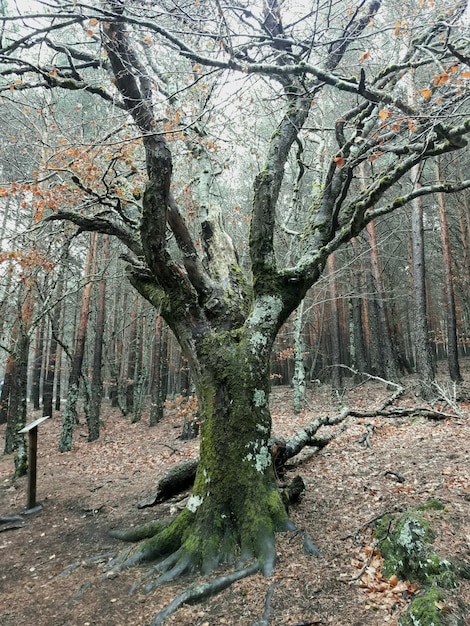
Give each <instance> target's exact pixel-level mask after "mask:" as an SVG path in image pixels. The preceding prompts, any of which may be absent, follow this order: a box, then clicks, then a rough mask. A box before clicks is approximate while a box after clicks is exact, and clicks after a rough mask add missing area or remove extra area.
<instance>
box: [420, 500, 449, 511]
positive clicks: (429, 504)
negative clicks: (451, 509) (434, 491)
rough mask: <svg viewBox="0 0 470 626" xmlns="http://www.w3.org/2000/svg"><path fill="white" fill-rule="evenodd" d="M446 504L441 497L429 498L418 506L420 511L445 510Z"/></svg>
mask: <svg viewBox="0 0 470 626" xmlns="http://www.w3.org/2000/svg"><path fill="white" fill-rule="evenodd" d="M445 508H446V506H445V504H444V503H443V502H442V500H439V498H429V500H427V501H426V502H425V503H424V504H421V505H420V506H418V507H417V510H418V511H444V510H445Z"/></svg>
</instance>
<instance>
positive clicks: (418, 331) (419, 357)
mask: <svg viewBox="0 0 470 626" xmlns="http://www.w3.org/2000/svg"><path fill="white" fill-rule="evenodd" d="M418 169H419V168H418ZM417 176H418V175H417V174H416V178H417ZM415 184H416V185H418V180H416V183H415ZM411 240H412V244H411V246H412V258H413V301H414V339H415V342H414V343H415V363H416V373H417V374H418V376H419V381H420V388H421V396H422V397H423V398H424V399H427V398H429V397H430V396H431V395H432V383H433V380H434V375H435V370H434V362H433V359H432V354H431V349H430V346H429V330H428V313H427V302H426V280H425V278H426V271H425V260H424V228H423V202H422V198H416V199H415V200H414V201H413V205H412V213H411Z"/></svg>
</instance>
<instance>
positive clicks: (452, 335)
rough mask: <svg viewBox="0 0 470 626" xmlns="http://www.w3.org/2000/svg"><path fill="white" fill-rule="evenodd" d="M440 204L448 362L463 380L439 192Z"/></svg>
mask: <svg viewBox="0 0 470 626" xmlns="http://www.w3.org/2000/svg"><path fill="white" fill-rule="evenodd" d="M436 175H437V179H438V180H441V179H442V176H441V168H440V164H439V160H438V159H436ZM437 201H438V205H439V224H440V227H441V245H442V258H443V261H444V296H445V306H446V318H447V362H448V365H449V375H450V377H451V379H452V380H453V381H455V382H461V381H462V375H461V373H460V364H459V349H458V343H457V316H456V313H455V293H454V272H453V269H452V252H451V246H450V240H449V224H448V222H447V214H446V203H445V198H444V194H442V193H438V194H437Z"/></svg>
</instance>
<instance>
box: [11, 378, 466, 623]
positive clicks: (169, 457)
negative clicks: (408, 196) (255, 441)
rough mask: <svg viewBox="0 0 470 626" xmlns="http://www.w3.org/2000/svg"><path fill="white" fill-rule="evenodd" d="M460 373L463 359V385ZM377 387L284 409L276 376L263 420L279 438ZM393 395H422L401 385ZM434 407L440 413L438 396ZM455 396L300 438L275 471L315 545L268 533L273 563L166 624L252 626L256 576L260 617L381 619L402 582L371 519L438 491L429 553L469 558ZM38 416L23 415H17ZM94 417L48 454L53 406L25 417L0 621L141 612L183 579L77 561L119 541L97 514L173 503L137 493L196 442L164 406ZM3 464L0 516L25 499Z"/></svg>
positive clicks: (146, 513) (364, 404) (111, 520)
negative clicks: (31, 474)
mask: <svg viewBox="0 0 470 626" xmlns="http://www.w3.org/2000/svg"><path fill="white" fill-rule="evenodd" d="M469 379H470V370H467V372H466V386H467V387H469V388H470V384H469ZM451 392H452V390H451V389H449V393H451ZM390 394H391V392H390V391H387V389H386V387H385V386H384V385H383V384H381V383H379V382H372V381H371V382H368V383H367V384H364V385H361V386H359V387H356V388H353V389H350V390H348V391H346V392H344V394H342V395H341V396H338V395H335V396H332V394H331V390H330V388H329V387H326V386H322V387H319V388H317V389H314V390H311V391H310V392H309V399H308V408H307V409H305V410H304V411H303V412H302V413H300V414H299V415H295V414H294V413H293V410H292V399H291V391H290V389H288V388H286V387H275V388H274V389H273V394H272V410H273V419H274V432H275V433H276V434H278V435H283V436H285V437H289V436H291V435H292V434H293V433H294V432H295V431H296V430H297V429H299V428H300V427H302V426H305V425H307V424H309V423H310V422H311V421H312V420H313V419H314V418H315V417H317V416H318V415H323V414H325V413H327V414H329V415H336V414H337V413H338V412H339V411H340V410H341V408H342V407H343V406H346V405H347V406H349V407H351V408H355V409H362V410H365V409H367V410H372V409H374V407H378V406H379V405H380V404H381V402H382V401H383V400H385V399H386V398H387V397H389V396H390ZM395 405H398V406H402V407H405V406H407V407H409V406H418V405H422V403H421V402H420V401H419V399H418V398H417V397H416V396H415V394H414V393H413V391H412V387H411V388H410V390H409V391H408V393H407V394H405V395H404V396H402V397H401V398H400V399H399V401H398V402H396V403H395ZM441 408H442V410H443V411H445V412H448V413H450V412H451V410H450V408H449V406H444V405H441ZM459 408H460V411H461V415H459V416H456V417H452V418H448V419H440V420H434V419H425V418H423V417H416V416H415V417H409V418H402V417H399V418H383V417H377V418H368V419H358V418H349V419H348V420H347V427H346V428H345V430H344V431H343V432H342V433H341V434H340V435H339V436H338V437H336V438H335V439H334V440H333V441H332V442H331V443H330V444H329V445H328V446H327V447H325V448H323V449H322V450H321V451H319V452H315V453H313V449H309V450H308V451H307V452H304V453H303V461H302V462H301V463H299V464H298V466H297V467H296V468H295V469H293V470H292V471H291V472H290V477H293V476H294V475H296V474H300V475H301V476H302V478H303V480H304V482H305V484H306V491H305V495H304V497H303V499H302V501H301V503H300V504H299V505H297V506H296V507H295V508H294V509H293V510H292V511H291V516H292V519H293V521H294V523H295V524H296V526H297V527H298V528H300V529H302V530H305V531H308V533H309V534H310V536H311V538H312V539H313V541H314V542H315V544H316V545H317V546H318V548H319V550H320V552H321V557H320V558H318V557H314V556H304V554H303V550H302V541H303V533H298V534H297V535H295V536H293V534H292V533H286V534H281V535H279V537H278V544H277V546H278V562H277V567H276V571H275V573H274V575H273V576H272V577H270V578H264V577H263V576H261V575H256V576H252V577H250V578H246V579H244V580H241V581H239V582H237V583H235V584H233V585H232V586H231V587H230V588H228V589H227V590H225V591H224V592H222V593H220V594H219V595H217V596H214V597H212V598H210V599H208V600H206V601H205V602H204V603H202V604H198V605H192V606H189V605H184V606H183V607H181V608H180V609H179V610H178V611H176V613H174V614H173V615H172V616H170V617H168V618H167V620H166V621H165V624H169V625H170V624H171V625H173V626H175V625H178V626H219V625H229V626H231V625H233V626H253V624H254V623H256V622H257V621H259V620H260V619H261V617H262V615H263V611H264V608H265V602H266V596H267V593H268V590H271V593H272V597H271V600H270V605H271V609H272V611H271V616H270V622H269V623H270V624H271V625H272V626H294V625H298V626H299V625H308V624H334V625H335V626H359V625H361V624H364V625H369V626H383V625H384V624H390V625H396V624H397V623H398V618H399V616H400V614H402V613H403V612H404V611H405V610H406V607H407V605H408V603H409V598H410V594H412V593H414V592H415V588H414V587H413V586H411V585H410V584H409V583H408V582H407V581H398V583H397V582H396V581H392V582H391V583H390V582H389V581H388V580H386V579H385V578H384V577H383V576H382V574H381V559H380V556H379V555H378V554H375V553H374V552H372V555H371V550H372V549H373V541H374V537H373V523H372V522H371V520H373V519H374V518H376V517H377V516H380V515H382V514H384V513H385V512H387V511H395V510H400V509H403V508H407V507H410V506H416V505H420V504H423V503H425V502H426V501H427V500H428V499H429V498H431V497H436V498H439V499H441V500H442V502H443V503H444V504H445V509H444V510H442V511H429V512H427V513H426V515H427V516H428V519H429V521H430V523H431V524H432V526H433V528H434V530H435V531H436V533H437V539H436V541H435V545H434V547H435V549H436V551H437V552H438V553H439V554H440V555H441V556H443V557H449V558H458V559H461V560H462V561H465V562H467V563H468V562H469V561H470V515H469V513H470V502H469V496H470V465H469V458H470V405H469V404H468V403H462V402H460V403H459ZM37 417H39V414H34V413H32V414H31V415H30V419H31V420H33V419H35V418H37ZM103 419H104V424H103V427H102V434H101V438H100V440H99V441H97V442H94V443H87V440H86V432H85V430H86V429H85V427H84V426H83V425H82V426H79V427H77V430H76V432H75V435H74V444H73V449H72V450H71V451H70V452H68V453H62V454H60V453H59V452H58V451H57V442H58V437H59V431H60V419H59V418H58V417H57V418H54V419H50V420H47V421H46V422H45V423H43V424H42V425H41V426H40V427H39V445H38V484H37V490H38V491H37V493H38V496H37V497H38V501H40V502H41V503H42V505H43V508H42V510H41V511H40V512H39V513H36V514H32V515H28V516H25V521H24V524H23V525H22V527H21V528H17V529H12V530H9V531H5V532H1V533H0V626H31V624H34V625H35V626H65V625H67V626H91V625H98V626H137V625H139V624H143V625H148V624H149V623H150V622H151V621H152V619H153V617H154V615H155V614H156V613H158V611H159V610H161V609H162V608H163V607H164V606H165V605H167V604H168V603H169V602H170V601H171V600H172V599H173V598H174V597H175V596H176V595H178V594H179V593H180V592H181V591H182V590H183V589H184V588H185V587H187V586H189V585H191V584H192V583H193V582H194V581H195V579H196V577H195V576H186V577H184V578H183V579H181V580H179V581H178V582H176V583H171V584H166V585H164V586H163V587H160V588H158V589H157V590H155V591H153V592H151V593H150V594H148V595H143V594H141V593H139V592H138V591H137V592H136V593H134V594H132V595H130V593H129V592H130V589H131V587H132V585H133V584H134V583H135V582H136V581H137V580H139V578H141V577H142V576H143V575H144V573H145V571H146V568H144V567H139V568H133V569H130V570H127V571H125V572H124V573H122V574H121V575H119V576H118V577H117V578H113V579H110V578H106V577H105V576H103V571H104V563H105V562H106V559H107V558H108V557H106V556H105V557H103V558H102V559H101V560H97V561H95V562H91V563H90V562H89V561H88V562H87V560H88V559H90V557H95V556H99V555H103V554H108V553H116V552H118V551H119V550H120V549H121V547H122V545H123V544H121V543H120V542H119V541H117V540H115V539H112V538H111V537H110V536H109V535H108V531H109V529H111V528H127V527H129V526H133V525H138V524H141V523H144V522H147V521H149V520H151V519H153V518H155V517H156V516H158V517H162V516H167V515H168V514H169V513H172V514H174V512H175V511H177V510H178V507H182V506H184V501H183V500H178V499H176V500H174V501H170V502H167V503H164V504H162V505H158V506H157V507H153V508H145V509H138V508H137V504H138V503H139V501H141V500H142V499H143V498H144V497H146V496H149V495H151V494H152V493H153V492H154V490H155V486H156V483H157V481H158V479H159V478H160V477H161V476H162V475H163V474H164V473H165V471H166V470H167V469H168V468H169V467H171V466H172V465H174V464H176V463H180V462H182V461H185V460H187V459H191V458H194V457H196V455H197V447H198V442H197V441H192V442H183V441H181V439H179V438H178V437H179V434H180V432H181V425H182V424H181V415H180V413H179V412H178V410H177V407H173V408H171V407H169V408H168V409H167V411H166V415H165V418H164V420H163V421H162V422H161V423H160V424H159V425H157V426H156V427H154V428H152V429H149V427H148V425H147V421H146V419H145V414H144V417H143V419H142V421H141V422H139V423H136V424H131V423H130V421H129V418H124V417H123V416H122V415H121V414H120V413H118V412H117V411H115V410H111V409H110V408H109V407H108V406H106V407H105V410H104V414H103ZM4 429H5V427H4V426H2V427H1V428H0V441H2V440H3V435H4ZM367 433H370V436H369V439H368V442H369V445H364V443H361V439H363V435H364V434H367ZM318 434H319V435H320V434H322V431H320V432H319V433H318ZM12 470H13V457H12V456H3V457H0V517H2V516H3V517H5V516H14V515H18V514H21V513H22V512H24V509H25V504H26V478H21V479H19V480H17V481H16V482H15V483H12V482H11V480H10V476H11V474H12ZM399 480H401V481H402V482H399ZM364 565H368V567H367V568H364ZM221 571H222V570H220V571H219V572H216V575H217V574H220V572H221ZM273 583H276V585H275V586H273ZM455 595H456V597H459V598H461V599H462V600H463V601H464V602H465V603H466V604H467V605H468V606H470V581H462V582H461V583H460V585H459V587H458V588H457V590H456V591H455ZM469 616H470V613H469ZM468 623H469V624H470V617H469V621H468Z"/></svg>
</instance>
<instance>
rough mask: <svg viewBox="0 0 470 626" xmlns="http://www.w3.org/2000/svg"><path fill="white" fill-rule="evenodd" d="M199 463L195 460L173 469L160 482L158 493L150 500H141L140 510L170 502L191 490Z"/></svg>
mask: <svg viewBox="0 0 470 626" xmlns="http://www.w3.org/2000/svg"><path fill="white" fill-rule="evenodd" d="M198 463H199V460H198V459H194V460H192V461H187V462H186V463H181V464H180V465H175V466H174V467H172V468H171V469H170V470H169V471H168V472H167V474H165V476H163V478H161V479H160V480H159V482H158V484H157V491H156V492H155V493H154V494H152V495H151V496H149V497H148V498H145V499H144V500H141V501H140V502H139V504H138V505H137V506H138V508H139V509H144V508H146V507H149V506H154V505H155V504H158V503H159V502H163V501H164V500H168V499H169V498H171V497H172V496H174V495H176V494H178V493H181V492H182V491H184V490H185V489H189V487H191V486H192V485H193V483H194V479H195V478H196V470H197V466H198Z"/></svg>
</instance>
